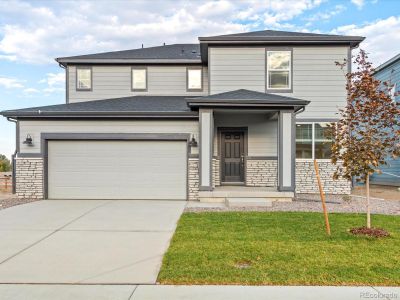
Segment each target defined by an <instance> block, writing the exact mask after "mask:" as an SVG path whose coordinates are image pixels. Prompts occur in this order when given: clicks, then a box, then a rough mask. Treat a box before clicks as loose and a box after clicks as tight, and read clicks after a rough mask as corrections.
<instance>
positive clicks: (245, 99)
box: [187, 89, 310, 111]
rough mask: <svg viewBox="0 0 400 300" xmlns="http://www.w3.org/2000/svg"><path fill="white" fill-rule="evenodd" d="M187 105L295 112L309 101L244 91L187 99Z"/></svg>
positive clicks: (193, 106)
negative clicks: (281, 109)
mask: <svg viewBox="0 0 400 300" xmlns="http://www.w3.org/2000/svg"><path fill="white" fill-rule="evenodd" d="M187 101H188V105H189V106H190V107H192V108H197V107H205V106H209V107H221V106H224V107H228V106H235V107H293V108H294V109H295V110H296V111H297V110H299V109H301V108H303V107H305V106H306V105H308V104H309V103H310V101H306V100H302V99H298V98H293V97H287V96H281V95H276V94H269V93H261V92H256V91H250V90H246V89H239V90H235V91H229V92H224V93H220V94H214V95H209V96H204V97H194V98H188V100H187Z"/></svg>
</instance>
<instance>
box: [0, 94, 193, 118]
mask: <svg viewBox="0 0 400 300" xmlns="http://www.w3.org/2000/svg"><path fill="white" fill-rule="evenodd" d="M1 114H2V115H3V116H5V117H24V116H25V117H27V116H36V117H40V116H42V117H45V116H81V115H91V116H95V115H96V116H106V115H107V116H109V115H116V116H118V115H193V114H194V113H193V112H191V111H190V108H189V107H188V106H187V103H186V100H185V97H184V96H132V97H123V98H114V99H106V100H95V101H87V102H78V103H70V104H59V105H49V106H40V107H31V108H24V109H18V110H7V111H3V112H1Z"/></svg>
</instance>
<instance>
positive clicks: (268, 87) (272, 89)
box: [265, 49, 293, 92]
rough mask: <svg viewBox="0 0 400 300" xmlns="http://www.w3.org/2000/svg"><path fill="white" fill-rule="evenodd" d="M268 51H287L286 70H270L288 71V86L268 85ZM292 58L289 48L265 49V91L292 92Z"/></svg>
mask: <svg viewBox="0 0 400 300" xmlns="http://www.w3.org/2000/svg"><path fill="white" fill-rule="evenodd" d="M269 52H289V54H290V55H289V69H288V70H287V69H273V70H271V71H278V72H279V71H289V86H288V87H284V88H273V87H270V86H269V71H270V70H269V68H268V53H269ZM292 59H293V51H292V50H290V49H282V50H279V49H276V50H273V49H271V50H267V51H266V70H267V72H266V73H267V74H266V75H265V77H266V80H267V82H266V90H267V91H277V92H279V91H285V92H293V89H292V72H293V64H292Z"/></svg>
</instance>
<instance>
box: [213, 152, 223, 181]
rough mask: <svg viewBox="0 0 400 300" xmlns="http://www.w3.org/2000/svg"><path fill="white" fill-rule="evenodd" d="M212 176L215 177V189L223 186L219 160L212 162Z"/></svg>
mask: <svg viewBox="0 0 400 300" xmlns="http://www.w3.org/2000/svg"><path fill="white" fill-rule="evenodd" d="M212 168H213V172H212V176H213V187H216V186H220V185H221V160H220V159H219V158H213V160H212Z"/></svg>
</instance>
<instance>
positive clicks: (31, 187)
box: [15, 158, 43, 199]
mask: <svg viewBox="0 0 400 300" xmlns="http://www.w3.org/2000/svg"><path fill="white" fill-rule="evenodd" d="M15 178H16V194H17V197H18V198H20V199H43V159H42V158H16V159H15Z"/></svg>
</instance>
